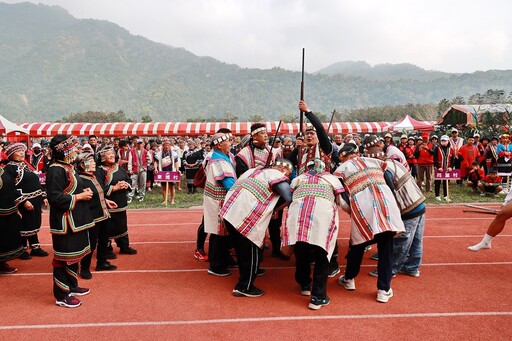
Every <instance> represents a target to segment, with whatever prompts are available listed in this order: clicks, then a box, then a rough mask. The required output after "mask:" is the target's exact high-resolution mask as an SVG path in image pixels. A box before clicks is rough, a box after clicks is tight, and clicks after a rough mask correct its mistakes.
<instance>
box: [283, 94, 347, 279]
mask: <svg viewBox="0 0 512 341" xmlns="http://www.w3.org/2000/svg"><path fill="white" fill-rule="evenodd" d="M299 110H300V111H301V112H303V113H304V115H306V118H307V119H308V120H309V122H311V124H310V125H308V126H307V127H306V131H305V134H304V137H303V138H302V137H299V138H297V141H296V142H295V149H294V150H293V152H292V153H291V154H290V156H289V157H288V159H289V160H290V161H291V162H292V163H293V165H294V166H295V167H296V169H297V175H301V174H303V173H305V172H307V171H308V170H307V164H308V163H309V162H310V161H312V160H313V159H319V160H321V161H322V162H323V163H324V164H325V172H328V173H329V172H330V165H331V155H332V150H333V147H332V144H331V141H330V140H329V136H328V135H327V132H326V131H325V128H324V126H323V124H322V122H321V121H320V120H319V119H318V117H317V116H316V115H315V114H313V112H311V111H310V110H309V108H308V104H307V103H306V102H305V101H303V100H301V101H300V102H299ZM339 272H340V268H339V263H338V244H337V243H336V246H335V249H334V252H333V255H332V257H331V258H330V265H329V277H334V276H336V274H338V273H339Z"/></svg>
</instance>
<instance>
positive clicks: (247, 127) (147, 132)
mask: <svg viewBox="0 0 512 341" xmlns="http://www.w3.org/2000/svg"><path fill="white" fill-rule="evenodd" d="M391 123H393V122H333V123H332V125H331V129H330V130H329V134H349V133H363V134H364V133H381V132H383V131H384V129H385V128H386V127H387V126H389V125H390V124H391ZM278 124H279V122H276V121H274V122H266V125H267V130H268V131H269V134H272V133H275V131H276V129H277V126H278ZM251 125H252V122H149V123H140V122H116V123H51V122H37V123H22V124H20V126H21V127H23V128H26V129H27V130H28V131H29V136H30V137H51V136H54V135H57V134H66V135H76V136H88V135H97V136H158V135H161V136H184V135H188V136H197V135H203V134H208V135H211V134H214V133H215V132H216V131H217V130H219V129H220V128H229V129H231V131H232V132H233V134H235V135H245V134H248V133H250V131H251ZM324 127H325V129H327V127H328V124H327V123H324ZM298 132H299V123H282V124H281V129H280V134H283V135H296V134H297V133H298Z"/></svg>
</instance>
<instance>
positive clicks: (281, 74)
mask: <svg viewBox="0 0 512 341" xmlns="http://www.w3.org/2000/svg"><path fill="white" fill-rule="evenodd" d="M461 57H462V56H461ZM300 81H301V74H300V72H294V71H289V70H285V69H282V68H272V69H267V70H262V69H252V68H241V67H239V66H237V65H234V64H227V63H224V62H222V61H219V60H216V59H214V58H211V57H199V56H196V55H194V54H193V53H191V52H189V51H187V50H185V49H183V48H176V47H171V46H168V45H164V44H160V43H155V42H152V41H150V40H148V39H146V38H144V37H141V36H135V35H132V34H130V33H129V32H128V31H127V30H126V29H124V28H122V27H120V26H118V25H116V24H113V23H110V22H108V21H102V20H92V19H77V18H75V17H73V16H72V15H70V14H69V13H68V12H67V11H66V10H65V9H63V8H61V7H58V6H47V5H43V4H37V5H36V4H32V3H19V4H6V3H0V115H3V116H4V117H6V118H8V119H10V120H12V121H16V122H33V121H54V120H58V119H60V118H62V117H63V116H66V115H69V114H70V113H77V112H87V111H105V112H118V111H120V110H122V111H123V112H124V113H125V114H126V115H127V116H128V117H131V118H134V119H138V118H140V117H141V116H143V115H149V116H151V118H152V119H153V120H154V121H185V120H188V119H192V118H204V119H213V118H218V117H222V116H224V115H226V114H231V116H236V117H238V118H240V119H247V118H248V117H250V116H252V115H260V116H262V117H263V118H264V119H268V120H271V119H276V118H277V117H278V116H280V115H283V114H293V113H298V109H297V102H298V98H299V94H300ZM491 88H493V89H503V90H505V91H506V92H507V93H508V92H509V91H510V90H512V70H492V71H485V72H475V73H471V74H450V73H442V72H437V71H427V70H424V69H422V68H420V67H418V66H415V65H412V64H396V65H393V64H383V65H376V66H373V67H372V66H370V65H369V64H367V63H366V62H361V61H359V62H341V63H336V64H333V65H331V66H328V67H326V68H323V69H321V70H319V71H318V72H315V73H312V74H306V75H305V97H306V100H307V101H308V104H309V105H310V107H311V108H313V109H314V111H317V112H323V113H328V112H331V111H332V110H333V109H336V110H338V111H344V110H349V109H353V108H362V107H372V106H383V105H396V104H407V103H437V102H439V101H440V100H442V99H444V98H447V99H450V98H453V97H456V96H463V97H464V96H466V97H467V96H470V95H472V94H474V93H478V92H485V91H486V90H488V89H491Z"/></svg>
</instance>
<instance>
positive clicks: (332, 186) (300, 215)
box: [282, 159, 343, 309]
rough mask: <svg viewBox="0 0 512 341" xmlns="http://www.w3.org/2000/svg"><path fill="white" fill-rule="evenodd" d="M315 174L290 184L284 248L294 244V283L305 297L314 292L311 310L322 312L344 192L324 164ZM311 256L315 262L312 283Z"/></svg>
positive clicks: (307, 175)
mask: <svg viewBox="0 0 512 341" xmlns="http://www.w3.org/2000/svg"><path fill="white" fill-rule="evenodd" d="M312 162H314V163H315V164H317V165H318V166H317V168H316V170H314V171H310V172H307V173H303V174H301V175H299V176H298V177H296V178H295V179H293V181H292V183H291V189H292V195H293V196H292V199H293V200H292V203H291V205H290V207H289V208H288V217H287V219H286V225H285V229H284V231H283V242H282V244H283V246H288V245H295V248H294V252H295V258H296V267H295V281H296V282H297V283H298V284H299V285H300V288H301V292H302V293H303V294H304V295H308V294H309V293H311V300H310V305H309V307H310V308H311V309H319V308H320V307H321V306H322V305H326V304H328V302H329V298H328V297H327V277H328V275H329V261H330V259H331V256H332V255H333V252H334V250H335V246H336V237H337V236H338V224H339V216H338V206H337V202H339V199H337V197H338V195H339V194H340V193H341V192H342V191H343V187H342V184H341V183H340V181H339V180H338V179H337V178H336V177H335V176H333V175H331V174H330V173H329V172H325V171H324V170H325V163H324V162H323V161H321V160H320V159H316V160H312ZM311 255H313V260H314V262H315V266H314V270H313V280H311V267H310V262H311V260H312V259H311Z"/></svg>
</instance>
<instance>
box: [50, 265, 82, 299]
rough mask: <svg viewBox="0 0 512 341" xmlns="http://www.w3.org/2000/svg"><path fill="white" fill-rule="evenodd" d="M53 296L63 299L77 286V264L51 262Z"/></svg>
mask: <svg viewBox="0 0 512 341" xmlns="http://www.w3.org/2000/svg"><path fill="white" fill-rule="evenodd" d="M52 266H53V296H54V297H55V298H56V299H57V300H62V299H64V298H65V297H66V296H67V295H68V294H69V293H70V291H71V289H74V288H76V287H77V286H78V263H73V264H71V265H68V264H67V263H66V262H63V261H58V260H55V259H54V260H53V262H52Z"/></svg>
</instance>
